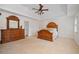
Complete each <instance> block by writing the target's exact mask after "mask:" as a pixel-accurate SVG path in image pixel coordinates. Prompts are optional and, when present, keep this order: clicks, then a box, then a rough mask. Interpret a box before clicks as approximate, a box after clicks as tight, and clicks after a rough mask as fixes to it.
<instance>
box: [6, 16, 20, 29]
mask: <svg viewBox="0 0 79 59" xmlns="http://www.w3.org/2000/svg"><path fill="white" fill-rule="evenodd" d="M9 20H12V21H16V22H18V24H17V25H18V28H10V27H9V22H10V21H9ZM7 29H19V18H18V17H16V16H13V15H11V16H9V17H7Z"/></svg>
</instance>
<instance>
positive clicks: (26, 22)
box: [24, 21, 29, 36]
mask: <svg viewBox="0 0 79 59" xmlns="http://www.w3.org/2000/svg"><path fill="white" fill-rule="evenodd" d="M24 28H25V36H28V35H29V22H28V21H25V22H24Z"/></svg>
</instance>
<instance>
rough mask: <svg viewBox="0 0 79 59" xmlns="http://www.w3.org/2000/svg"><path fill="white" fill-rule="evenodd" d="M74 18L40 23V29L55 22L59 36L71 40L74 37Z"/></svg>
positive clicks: (67, 17)
mask: <svg viewBox="0 0 79 59" xmlns="http://www.w3.org/2000/svg"><path fill="white" fill-rule="evenodd" d="M73 20H74V17H73V16H64V17H62V18H60V19H56V20H55V19H52V20H46V21H42V27H41V28H45V27H46V25H47V24H48V23H49V22H56V23H57V24H58V30H59V36H60V37H68V38H73V35H74V26H73V25H74V22H73Z"/></svg>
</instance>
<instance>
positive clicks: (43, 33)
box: [38, 22, 58, 41]
mask: <svg viewBox="0 0 79 59" xmlns="http://www.w3.org/2000/svg"><path fill="white" fill-rule="evenodd" d="M54 28H56V30H57V31H58V25H57V24H56V23H54V22H50V23H48V25H47V28H46V29H42V30H40V31H38V38H40V39H43V40H48V41H53V38H54V33H53V32H50V31H49V30H48V29H54Z"/></svg>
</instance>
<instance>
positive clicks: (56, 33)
mask: <svg viewBox="0 0 79 59" xmlns="http://www.w3.org/2000/svg"><path fill="white" fill-rule="evenodd" d="M48 31H49V32H51V33H53V36H52V37H53V39H54V40H55V39H56V38H57V35H58V32H57V29H56V28H53V29H48Z"/></svg>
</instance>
